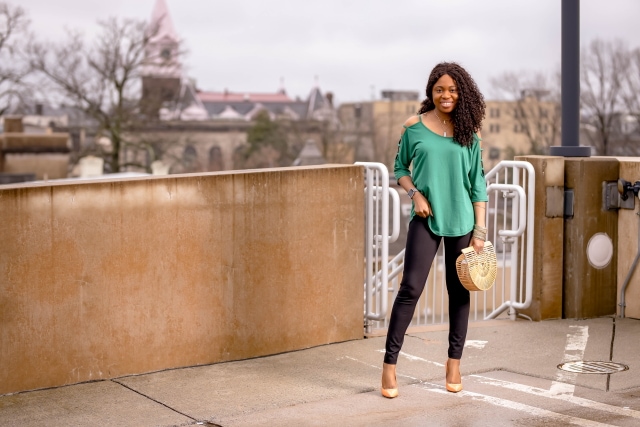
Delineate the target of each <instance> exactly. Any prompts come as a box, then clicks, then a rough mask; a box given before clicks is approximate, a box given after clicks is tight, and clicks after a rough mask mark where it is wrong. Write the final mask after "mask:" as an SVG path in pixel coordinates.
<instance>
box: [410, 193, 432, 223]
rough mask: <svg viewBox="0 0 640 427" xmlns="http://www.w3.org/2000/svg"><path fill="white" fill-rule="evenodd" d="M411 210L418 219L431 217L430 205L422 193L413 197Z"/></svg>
mask: <svg viewBox="0 0 640 427" xmlns="http://www.w3.org/2000/svg"><path fill="white" fill-rule="evenodd" d="M413 209H414V211H415V212H416V215H418V216H419V217H422V218H426V217H428V216H433V211H432V210H431V205H430V204H429V201H428V200H427V198H426V197H424V196H423V195H422V193H416V194H415V195H414V196H413Z"/></svg>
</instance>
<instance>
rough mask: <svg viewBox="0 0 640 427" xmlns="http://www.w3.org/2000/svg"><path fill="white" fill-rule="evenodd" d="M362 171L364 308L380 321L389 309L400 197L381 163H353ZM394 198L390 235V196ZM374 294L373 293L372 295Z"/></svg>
mask: <svg viewBox="0 0 640 427" xmlns="http://www.w3.org/2000/svg"><path fill="white" fill-rule="evenodd" d="M356 165H360V166H364V170H365V190H364V191H365V215H366V216H365V285H364V286H365V307H364V316H365V319H369V320H382V319H384V318H385V317H386V316H387V312H388V307H389V305H388V294H389V287H388V285H389V279H388V271H389V243H390V242H394V241H395V240H397V239H398V235H399V234H400V197H399V195H398V192H397V191H396V190H395V189H393V188H389V172H388V171H387V167H386V166H385V165H383V164H382V163H372V162H356ZM390 197H391V199H392V201H393V205H392V208H393V209H392V211H391V219H392V220H393V224H392V233H391V235H389V213H390V212H389V198H390ZM374 294H375V296H374Z"/></svg>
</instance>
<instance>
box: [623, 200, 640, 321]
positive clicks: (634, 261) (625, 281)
mask: <svg viewBox="0 0 640 427" xmlns="http://www.w3.org/2000/svg"><path fill="white" fill-rule="evenodd" d="M638 199H639V200H640V196H639V197H638ZM636 215H638V252H637V253H636V257H635V259H634V260H633V264H631V268H630V269H629V272H628V273H627V277H626V278H625V279H624V283H623V284H622V289H620V304H619V305H620V317H621V318H624V308H625V307H626V304H625V302H624V294H625V291H626V290H627V286H628V285H629V281H630V280H631V276H633V272H634V271H635V269H636V266H637V265H638V260H639V259H640V211H639V212H636Z"/></svg>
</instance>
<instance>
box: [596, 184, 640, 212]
mask: <svg viewBox="0 0 640 427" xmlns="http://www.w3.org/2000/svg"><path fill="white" fill-rule="evenodd" d="M626 196H627V197H625V198H624V199H626V200H624V199H623V197H622V195H621V194H620V192H619V190H618V181H603V182H602V210H605V211H606V210H617V209H634V208H635V197H634V194H633V189H631V188H629V189H626Z"/></svg>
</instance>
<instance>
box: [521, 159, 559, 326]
mask: <svg viewBox="0 0 640 427" xmlns="http://www.w3.org/2000/svg"><path fill="white" fill-rule="evenodd" d="M516 160H523V161H527V162H529V163H531V165H532V166H533V168H534V169H535V171H536V190H535V195H534V197H535V213H534V224H533V226H534V238H533V242H534V253H533V301H532V302H531V306H530V307H529V308H528V309H526V310H522V312H523V313H524V314H526V315H527V316H529V317H531V318H532V319H533V320H545V319H561V318H562V285H563V280H562V268H563V267H562V266H563V251H564V248H563V237H564V231H563V230H564V214H563V213H564V209H563V208H564V159H563V158H562V157H553V156H523V157H516ZM527 196H528V197H530V195H527Z"/></svg>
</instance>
